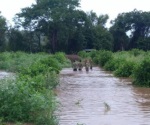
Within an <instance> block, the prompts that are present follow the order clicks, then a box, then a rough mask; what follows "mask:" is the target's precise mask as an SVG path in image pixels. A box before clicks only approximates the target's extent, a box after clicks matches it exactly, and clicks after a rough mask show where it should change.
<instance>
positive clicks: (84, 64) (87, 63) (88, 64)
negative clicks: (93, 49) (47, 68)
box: [72, 59, 93, 71]
mask: <svg viewBox="0 0 150 125" xmlns="http://www.w3.org/2000/svg"><path fill="white" fill-rule="evenodd" d="M83 67H85V70H86V71H89V69H91V70H92V67H93V66H92V60H91V59H85V60H84V61H81V60H80V61H76V60H74V62H73V63H72V68H73V71H77V70H79V71H81V70H82V69H83Z"/></svg>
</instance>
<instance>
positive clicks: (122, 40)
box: [110, 9, 150, 50]
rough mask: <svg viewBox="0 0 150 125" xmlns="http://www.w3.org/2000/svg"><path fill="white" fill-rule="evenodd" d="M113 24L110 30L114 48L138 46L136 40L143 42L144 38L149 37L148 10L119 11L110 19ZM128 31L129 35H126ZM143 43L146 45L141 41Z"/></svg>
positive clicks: (149, 18)
mask: <svg viewBox="0 0 150 125" xmlns="http://www.w3.org/2000/svg"><path fill="white" fill-rule="evenodd" d="M112 24H113V26H112V27H111V29H110V31H111V33H112V34H113V36H114V40H115V43H114V44H115V45H114V46H115V48H114V49H115V50H122V49H121V48H126V45H127V44H128V41H129V44H128V49H132V48H139V45H140V44H138V42H139V40H141V42H145V40H144V39H147V38H149V37H150V35H149V31H150V12H143V11H138V10H136V9H135V10H133V11H131V12H127V13H121V14H119V15H118V16H117V18H116V19H115V20H114V21H112ZM127 33H129V34H130V35H128V36H127V35H126V34H127ZM143 45H146V44H145V43H143Z"/></svg>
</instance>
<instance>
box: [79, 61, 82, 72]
mask: <svg viewBox="0 0 150 125" xmlns="http://www.w3.org/2000/svg"><path fill="white" fill-rule="evenodd" d="M82 68H83V64H82V62H81V60H80V61H79V63H78V69H79V71H81V70H82Z"/></svg>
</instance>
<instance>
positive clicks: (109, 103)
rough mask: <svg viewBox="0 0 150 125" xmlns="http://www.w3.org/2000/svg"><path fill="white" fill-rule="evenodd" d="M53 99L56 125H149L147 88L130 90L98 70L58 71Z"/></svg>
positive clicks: (149, 93)
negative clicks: (57, 121) (54, 101)
mask: <svg viewBox="0 0 150 125" xmlns="http://www.w3.org/2000/svg"><path fill="white" fill-rule="evenodd" d="M60 82H61V83H60V85H59V86H58V88H57V90H56V91H57V98H58V101H59V102H60V105H59V109H58V111H57V113H56V114H57V117H58V119H59V121H60V122H59V123H60V125H150V89H149V88H140V87H133V86H132V85H131V81H130V79H125V78H116V77H114V76H113V75H112V74H111V73H109V72H106V71H103V70H102V69H100V68H98V67H94V68H93V70H91V71H89V72H86V71H85V70H83V71H81V72H80V71H77V72H73V71H72V69H71V68H66V69H63V70H62V71H61V77H60Z"/></svg>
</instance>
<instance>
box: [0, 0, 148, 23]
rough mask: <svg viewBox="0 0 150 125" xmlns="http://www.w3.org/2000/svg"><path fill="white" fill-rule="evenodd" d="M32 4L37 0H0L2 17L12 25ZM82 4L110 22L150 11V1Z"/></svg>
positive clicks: (111, 0) (96, 0)
mask: <svg viewBox="0 0 150 125" xmlns="http://www.w3.org/2000/svg"><path fill="white" fill-rule="evenodd" d="M32 3H35V0H0V11H1V15H2V16H4V17H5V18H6V19H7V20H8V21H9V22H10V23H12V18H13V17H14V15H15V14H16V13H18V12H20V10H21V8H24V7H29V6H31V4H32ZM80 3H81V9H82V10H84V11H85V12H89V11H91V10H93V12H96V13H97V15H101V14H108V15H109V21H110V20H113V19H115V18H116V17H117V15H118V14H119V13H122V12H130V11H133V10H134V9H137V10H142V11H150V0H81V2H80Z"/></svg>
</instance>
